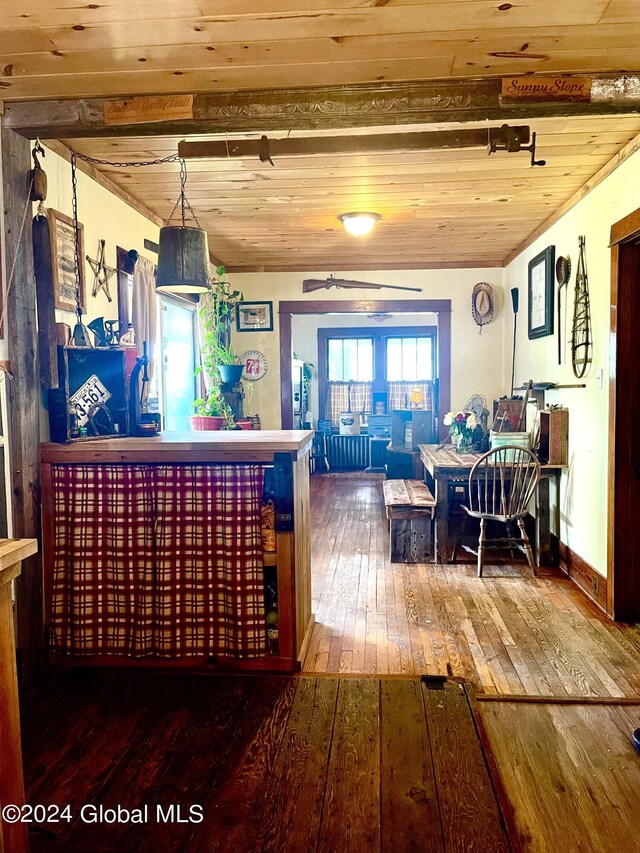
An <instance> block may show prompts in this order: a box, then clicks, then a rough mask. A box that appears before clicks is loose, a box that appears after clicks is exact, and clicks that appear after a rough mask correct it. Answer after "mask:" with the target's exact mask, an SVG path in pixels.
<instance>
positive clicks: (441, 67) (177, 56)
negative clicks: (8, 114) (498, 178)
mask: <svg viewBox="0 0 640 853" xmlns="http://www.w3.org/2000/svg"><path fill="white" fill-rule="evenodd" d="M0 12H1V14H0V55H1V56H2V62H1V65H0V75H1V76H0V86H1V87H2V95H3V98H4V99H5V100H23V99H34V98H35V99H41V98H59V97H72V96H79V97H89V96H96V95H103V96H110V95H133V94H146V93H163V92H212V91H234V90H238V89H265V88H289V87H291V86H319V85H329V84H343V83H345V84H348V83H351V84H353V83H358V82H376V81H383V80H384V81H408V80H428V79H436V78H454V77H455V78H461V77H477V76H482V77H487V76H492V75H494V76H495V75H498V76H502V75H510V74H515V73H518V74H526V73H558V72H574V73H575V72H606V71H609V72H619V71H623V70H627V71H628V70H631V69H634V68H635V69H637V68H638V44H639V43H640V4H639V3H638V0H564V2H558V0H519V2H517V3H515V2H514V3H511V2H501V0H179V2H177V0H154V2H150V0H109V2H98V3H75V2H72V0H2V2H0Z"/></svg>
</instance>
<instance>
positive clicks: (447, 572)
mask: <svg viewBox="0 0 640 853" xmlns="http://www.w3.org/2000/svg"><path fill="white" fill-rule="evenodd" d="M382 480H383V476H382V475H376V474H371V475H367V474H363V473H362V472H354V473H344V474H317V475H314V476H313V477H312V478H311V503H312V593H313V609H314V612H315V617H316V624H315V627H314V632H313V635H312V638H311V642H310V644H309V650H308V653H307V656H306V660H305V663H304V671H305V672H344V673H377V674H380V675H384V674H414V673H418V674H419V673H425V672H426V673H431V674H447V672H449V673H451V674H453V675H455V676H460V677H463V678H466V679H468V680H470V681H471V682H472V683H473V684H474V685H475V686H476V688H477V689H478V690H480V691H484V692H487V693H495V694H502V695H510V694H521V693H524V694H532V695H534V694H535V695H554V696H555V695H557V696H631V697H633V696H639V695H640V628H639V627H638V626H630V625H622V624H617V623H612V622H610V621H609V620H608V619H607V618H606V617H605V616H604V615H603V614H602V613H601V612H600V611H599V610H598V609H597V608H596V607H594V606H593V605H592V604H591V603H590V602H589V601H587V599H585V597H584V596H583V595H582V593H580V592H579V591H578V590H577V589H576V587H575V586H574V585H573V584H572V583H571V582H570V581H569V580H567V579H566V578H565V577H564V576H563V575H562V574H561V573H560V572H554V571H552V570H550V571H547V572H544V573H543V574H542V575H541V576H539V577H537V578H536V577H533V576H532V575H531V573H530V571H529V569H528V568H527V566H526V565H525V564H517V565H509V564H505V563H502V564H500V565H496V566H489V567H488V568H487V571H486V573H485V576H484V577H483V578H477V577H476V574H475V566H472V565H464V564H456V565H446V566H439V565H433V564H415V565H412V564H400V563H396V564H391V563H389V558H388V554H389V545H388V533H387V523H386V519H385V516H384V505H383V502H382Z"/></svg>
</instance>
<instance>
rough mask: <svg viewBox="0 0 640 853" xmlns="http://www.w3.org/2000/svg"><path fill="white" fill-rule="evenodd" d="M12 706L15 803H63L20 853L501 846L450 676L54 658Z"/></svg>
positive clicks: (494, 800) (354, 852)
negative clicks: (19, 748) (16, 719)
mask: <svg viewBox="0 0 640 853" xmlns="http://www.w3.org/2000/svg"><path fill="white" fill-rule="evenodd" d="M24 707H25V713H24V723H23V729H24V738H23V739H24V744H25V746H24V760H25V780H26V787H27V796H28V800H29V802H30V803H32V804H34V805H35V804H36V803H41V804H46V805H47V806H49V807H51V805H55V804H57V805H59V806H60V807H63V806H64V805H65V804H70V806H71V812H72V815H73V819H72V820H71V821H70V822H66V821H64V820H63V821H61V822H58V823H48V824H46V825H45V826H44V827H42V828H43V829H45V830H49V831H51V834H49V835H46V834H35V835H33V836H32V851H33V853H38V851H49V853H54V851H55V853H61V851H69V853H73V851H79V852H80V853H98V851H101V853H116V851H117V853H134V851H135V853H146V851H148V853H158V851H163V853H165V851H180V853H182V851H185V853H188V851H191V852H192V853H206V851H218V853H222V851H234V853H245V851H246V853H249V852H250V853H254V851H255V853H257V851H274V853H276V852H277V853H280V851H286V853H310V851H335V853H346V851H349V853H365V851H366V853H372V852H373V851H391V850H393V851H398V853H405V851H418V850H420V851H426V853H444V851H445V850H446V851H466V850H477V851H479V853H485V851H486V853H506V851H509V850H511V849H512V847H511V844H510V842H509V839H508V831H507V826H510V825H511V822H510V820H509V819H508V818H507V819H506V820H505V819H504V818H503V815H502V812H501V809H500V806H499V799H498V797H497V795H496V793H495V789H494V782H493V780H492V777H491V776H490V774H489V771H488V769H487V761H486V758H485V752H484V751H483V747H482V744H481V741H480V738H479V736H478V733H477V729H476V725H475V722H474V716H473V713H472V711H471V705H470V703H469V701H468V697H467V693H466V690H465V688H464V686H463V685H462V684H460V683H458V682H454V681H447V682H446V683H444V684H442V683H441V682H440V683H435V684H434V683H432V682H431V683H426V684H425V683H423V682H422V681H421V680H420V679H417V678H402V679H392V678H388V679H379V678H375V677H373V678H371V677H370V678H366V677H361V678H351V677H344V678H338V677H328V676H324V677H323V676H319V677H315V676H300V677H294V678H291V677H285V676H217V675H213V674H205V675H196V674H189V673H184V672H182V673H176V672H140V671H138V672H135V673H134V672H132V671H131V670H129V671H127V670H120V671H116V670H106V671H105V670H102V671H100V670H93V671H89V672H85V673H75V674H70V673H66V672H64V671H60V670H57V671H54V672H52V673H51V674H50V679H49V683H48V685H47V689H46V690H43V691H41V693H40V696H39V698H38V699H37V700H35V701H31V702H28V703H26V705H25V706H24ZM84 804H93V805H94V806H96V807H97V806H101V807H102V808H103V809H116V808H117V807H118V805H120V806H122V807H124V808H126V809H129V810H133V809H143V808H144V806H148V808H149V814H148V820H147V821H146V822H144V823H137V824H136V823H132V822H127V821H123V820H121V821H120V822H113V821H112V822H104V821H102V822H97V823H96V822H83V820H82V819H81V817H80V810H81V808H82V806H83V805H84ZM157 805H160V806H162V807H163V809H164V810H165V812H167V810H168V808H169V806H171V805H173V806H174V809H175V808H176V807H177V806H180V808H181V816H182V818H183V821H184V822H182V823H178V822H176V821H175V820H174V821H173V822H169V823H166V824H165V823H163V822H162V821H159V820H158V818H157V813H156V807H157ZM193 805H196V806H199V807H200V808H201V811H198V812H197V814H200V813H201V814H202V815H203V820H202V821H201V822H198V823H190V822H188V817H189V815H190V808H191V806H193ZM85 813H87V812H86V811H85ZM88 814H89V816H91V814H92V811H91V810H90V811H89V812H88ZM175 814H176V812H175V811H174V817H175Z"/></svg>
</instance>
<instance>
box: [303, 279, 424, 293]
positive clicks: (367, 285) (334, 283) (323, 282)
mask: <svg viewBox="0 0 640 853" xmlns="http://www.w3.org/2000/svg"><path fill="white" fill-rule="evenodd" d="M330 287H344V288H363V289H365V290H380V289H381V288H383V287H387V288H389V289H390V290H412V291H413V292H414V293H422V288H421V287H400V286H399V285H397V284H374V283H373V282H370V281H351V280H349V279H347V278H334V277H333V276H332V275H330V276H329V278H305V279H304V281H303V282H302V292H303V293H314V291H316V290H329V288H330Z"/></svg>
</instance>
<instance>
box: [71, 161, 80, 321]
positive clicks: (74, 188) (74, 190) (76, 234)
mask: <svg viewBox="0 0 640 853" xmlns="http://www.w3.org/2000/svg"><path fill="white" fill-rule="evenodd" d="M71 208H72V218H73V253H74V265H73V266H74V272H75V276H76V317H77V318H78V323H82V295H81V291H80V226H79V225H78V173H77V169H76V153H75V151H74V152H72V153H71Z"/></svg>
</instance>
